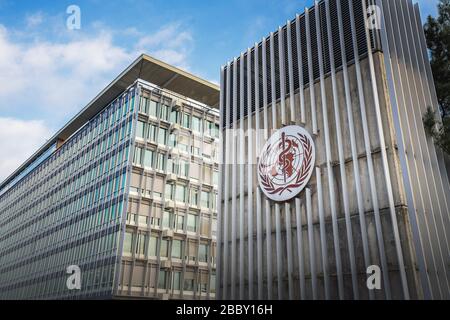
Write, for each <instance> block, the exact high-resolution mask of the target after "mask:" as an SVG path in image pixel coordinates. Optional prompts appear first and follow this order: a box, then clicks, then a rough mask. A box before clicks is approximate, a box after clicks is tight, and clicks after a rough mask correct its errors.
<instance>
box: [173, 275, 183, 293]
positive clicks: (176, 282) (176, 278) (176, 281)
mask: <svg viewBox="0 0 450 320" xmlns="http://www.w3.org/2000/svg"><path fill="white" fill-rule="evenodd" d="M173 290H181V272H180V271H174V273H173Z"/></svg>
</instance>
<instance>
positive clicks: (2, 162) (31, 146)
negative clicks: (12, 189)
mask: <svg viewBox="0 0 450 320" xmlns="http://www.w3.org/2000/svg"><path fill="white" fill-rule="evenodd" d="M0 137H1V138H0V150H2V157H1V159H0V181H3V180H4V179H6V177H8V176H9V175H10V174H11V173H12V172H13V171H14V170H15V169H17V167H18V166H19V165H20V164H22V163H23V162H24V161H25V160H26V159H28V158H29V157H30V156H31V155H32V154H33V153H34V152H36V150H37V149H38V148H39V147H40V146H41V145H42V144H43V143H44V142H45V139H46V138H47V139H48V138H50V137H51V131H50V129H48V128H47V127H46V126H45V124H44V122H43V121H34V120H31V121H26V120H18V119H12V118H0Z"/></svg>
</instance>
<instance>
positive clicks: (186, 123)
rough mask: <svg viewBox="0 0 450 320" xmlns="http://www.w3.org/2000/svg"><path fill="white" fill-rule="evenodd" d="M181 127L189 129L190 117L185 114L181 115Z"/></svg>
mask: <svg viewBox="0 0 450 320" xmlns="http://www.w3.org/2000/svg"><path fill="white" fill-rule="evenodd" d="M182 125H183V127H186V128H189V129H190V128H191V116H190V115H189V114H187V113H183V119H182Z"/></svg>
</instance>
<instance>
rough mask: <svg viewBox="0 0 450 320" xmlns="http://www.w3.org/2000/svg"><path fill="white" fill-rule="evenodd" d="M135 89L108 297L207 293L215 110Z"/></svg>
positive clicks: (210, 293) (212, 246) (211, 273)
mask: <svg viewBox="0 0 450 320" xmlns="http://www.w3.org/2000/svg"><path fill="white" fill-rule="evenodd" d="M138 87H139V90H138V94H139V98H138V100H137V101H138V103H139V105H138V106H137V110H138V111H137V118H136V137H135V141H134V144H133V150H132V153H133V155H132V156H131V159H133V160H132V166H131V171H130V194H129V199H128V206H127V219H126V232H125V235H126V236H125V242H124V243H125V245H126V246H124V255H123V257H122V261H121V270H120V273H119V280H118V288H117V292H116V295H117V296H120V297H122V298H123V297H148V298H154V299H211V298H214V283H211V281H210V280H211V279H214V277H215V268H216V265H215V250H216V234H215V231H213V227H212V226H213V225H217V222H216V219H217V207H216V206H217V200H216V199H217V182H216V180H217V176H218V162H217V161H218V154H217V152H218V134H219V130H218V127H219V113H218V111H217V110H213V109H210V108H208V107H206V106H204V105H200V104H198V103H195V102H193V101H192V100H188V99H186V98H184V97H180V96H178V95H176V94H174V93H172V92H169V91H165V90H160V89H159V88H156V87H153V86H152V85H149V84H147V83H144V82H140V83H139V85H138ZM125 248H126V250H125ZM136 248H144V249H142V250H139V249H136ZM145 248H147V249H145Z"/></svg>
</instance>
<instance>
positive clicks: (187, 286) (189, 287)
mask: <svg viewBox="0 0 450 320" xmlns="http://www.w3.org/2000/svg"><path fill="white" fill-rule="evenodd" d="M192 276H194V275H193V274H192ZM183 289H184V291H194V279H193V278H192V279H191V278H188V279H186V276H185V279H184V288H183Z"/></svg>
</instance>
